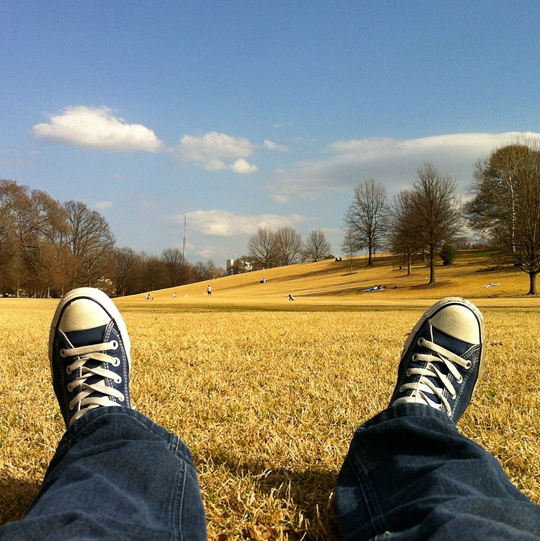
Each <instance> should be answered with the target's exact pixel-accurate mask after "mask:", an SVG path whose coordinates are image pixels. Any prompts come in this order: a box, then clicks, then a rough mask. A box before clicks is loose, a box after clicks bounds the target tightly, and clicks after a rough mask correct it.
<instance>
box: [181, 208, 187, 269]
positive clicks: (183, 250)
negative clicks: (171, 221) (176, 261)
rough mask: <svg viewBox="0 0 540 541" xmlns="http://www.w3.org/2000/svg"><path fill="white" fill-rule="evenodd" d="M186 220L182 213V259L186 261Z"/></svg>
mask: <svg viewBox="0 0 540 541" xmlns="http://www.w3.org/2000/svg"><path fill="white" fill-rule="evenodd" d="M186 222H187V216H186V215H185V214H184V240H183V242H182V260H183V261H184V263H185V262H186Z"/></svg>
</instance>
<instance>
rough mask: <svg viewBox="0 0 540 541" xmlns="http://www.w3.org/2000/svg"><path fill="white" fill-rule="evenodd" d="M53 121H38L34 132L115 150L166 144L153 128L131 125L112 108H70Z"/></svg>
mask: <svg viewBox="0 0 540 541" xmlns="http://www.w3.org/2000/svg"><path fill="white" fill-rule="evenodd" d="M49 120H50V121H49V123H48V124H47V123H43V124H36V125H35V126H34V128H33V129H32V135H34V137H38V138H41V139H45V140H48V141H51V142H53V143H61V144H65V145H71V146H76V147H87V148H95V149H101V150H111V151H118V152H119V151H133V150H145V151H147V152H158V151H160V150H163V148H164V143H163V141H161V140H160V139H158V137H157V136H156V134H155V133H154V132H153V131H152V130H150V129H149V128H147V127H145V126H143V125H141V124H128V123H127V122H126V121H125V120H124V119H122V118H117V117H115V116H114V115H113V113H112V111H111V109H109V108H108V107H86V106H77V107H66V108H65V109H64V112H63V113H62V114H61V115H51V116H50V118H49Z"/></svg>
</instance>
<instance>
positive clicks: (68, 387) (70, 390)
mask: <svg viewBox="0 0 540 541" xmlns="http://www.w3.org/2000/svg"><path fill="white" fill-rule="evenodd" d="M67 390H68V391H69V392H70V393H72V392H73V386H72V385H71V383H68V384H67Z"/></svg>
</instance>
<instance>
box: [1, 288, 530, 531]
mask: <svg viewBox="0 0 540 541" xmlns="http://www.w3.org/2000/svg"><path fill="white" fill-rule="evenodd" d="M381 347H384V346H381ZM482 347H483V320H482V315H481V314H480V312H479V311H478V309H477V308H476V307H475V306H474V305H472V304H471V303H469V302H468V301H465V300H464V299H458V298H448V299H443V300H442V301H439V302H437V303H436V304H434V305H433V306H432V307H431V308H430V309H429V310H428V311H427V312H426V313H425V314H424V315H423V316H422V318H420V321H419V322H418V323H417V324H416V325H415V327H414V328H413V330H412V332H411V333H410V335H409V337H408V338H407V341H406V342H405V347H404V349H403V353H402V357H401V362H400V363H399V368H398V377H397V383H396V386H395V389H394V392H393V395H392V398H391V399H390V403H389V406H388V407H387V408H386V409H385V410H384V411H382V412H380V413H379V414H377V415H376V416H375V417H373V418H372V419H371V420H369V421H367V422H366V423H364V424H363V425H362V426H361V427H360V428H359V429H358V430H357V431H356V433H355V435H354V437H353V440H352V443H351V445H350V448H349V452H348V454H347V457H346V459H345V462H344V464H343V466H342V468H341V471H340V473H339V476H338V478H337V484H336V509H337V515H338V520H339V526H340V531H341V537H342V539H343V541H353V540H375V539H380V540H382V539H389V540H396V541H398V540H399V541H413V540H414V541H416V540H419V541H447V540H454V539H463V540H466V541H475V540H476V541H490V540H492V539H494V540H503V539H504V540H516V541H518V540H519V541H522V540H525V541H527V540H531V541H534V540H536V541H540V506H537V505H535V504H533V503H531V502H530V501H529V500H528V499H527V498H526V497H525V496H524V495H523V494H522V493H521V492H520V491H519V490H518V489H517V488H516V487H515V486H514V485H513V484H512V483H511V482H510V480H509V479H508V477H507V476H506V474H505V473H504V471H503V469H502V467H501V465H500V464H499V462H498V461H497V460H496V459H495V457H493V456H492V455H491V454H489V453H488V452H487V451H485V450H484V449H483V448H482V447H480V446H479V445H478V444H476V443H474V442H473V441H472V440H470V439H468V438H467V437H465V436H464V435H463V434H461V433H460V432H459V431H458V429H457V428H456V425H455V423H456V422H457V421H458V420H459V418H460V417H461V415H462V414H463V412H464V411H465V409H466V408H467V406H468V404H469V402H470V400H471V396H472V394H473V391H474V388H475V386H476V382H477V378H478V372H479V369H480V363H481V358H482ZM378 353H379V352H378V351H373V352H372V355H373V357H376V356H377V355H378ZM49 359H50V367H51V370H52V378H53V386H54V390H55V393H56V397H57V399H58V403H59V406H60V410H61V412H62V416H63V418H64V421H65V424H66V433H65V434H64V437H63V438H62V440H61V442H60V444H59V446H58V449H57V451H56V454H55V456H54V457H53V459H52V461H51V463H50V465H49V468H48V470H47V473H46V474H45V479H44V481H43V485H42V486H41V489H40V491H39V493H38V495H37V496H36V498H35V499H34V501H33V502H32V504H31V506H30V509H29V511H28V513H27V514H26V516H25V517H24V519H22V520H20V521H18V522H12V523H9V524H6V525H5V526H4V527H3V528H2V529H0V541H4V540H10V541H15V540H21V541H38V540H45V539H55V540H56V539H58V540H62V541H68V540H81V539H86V540H90V539H125V540H133V541H148V540H155V539H185V540H189V541H199V540H201V541H204V540H206V539H207V534H206V520H205V514H204V507H203V504H202V499H201V493H200V489H199V484H198V481H197V475H196V471H195V467H194V465H193V460H192V457H191V453H190V451H189V449H188V448H187V447H186V445H185V444H184V443H183V442H182V441H181V440H180V439H179V438H178V437H177V436H175V435H173V434H171V433H170V432H168V431H167V430H166V429H165V428H163V427H162V426H159V425H157V424H155V423H154V422H152V421H151V420H150V419H149V418H148V417H146V416H144V415H143V414H141V413H139V412H138V411H136V410H134V409H132V405H131V399H130V388H129V372H130V368H131V360H130V339H129V336H128V333H127V329H126V325H125V323H124V321H123V319H122V317H121V315H120V313H119V312H118V309H117V308H116V306H115V305H114V303H113V302H112V301H111V300H110V299H109V298H108V297H107V296H106V295H105V294H104V293H103V292H101V291H98V290H95V289H91V288H80V289H76V290H74V291H71V292H70V293H68V294H67V295H65V296H64V297H63V298H62V300H61V301H60V303H59V305H58V307H57V309H56V312H55V314H54V317H53V320H52V324H51V332H50V341H49ZM374 370H376V368H374ZM365 392H366V393H369V392H370V390H369V389H365ZM356 399H357V400H359V401H360V400H363V399H366V400H369V397H367V398H366V397H363V396H358V397H356Z"/></svg>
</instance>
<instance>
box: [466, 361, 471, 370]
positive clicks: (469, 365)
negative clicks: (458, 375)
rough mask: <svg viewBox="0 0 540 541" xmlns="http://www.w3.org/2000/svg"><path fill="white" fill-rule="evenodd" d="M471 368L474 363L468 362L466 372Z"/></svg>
mask: <svg viewBox="0 0 540 541" xmlns="http://www.w3.org/2000/svg"><path fill="white" fill-rule="evenodd" d="M471 366H472V362H471V361H467V364H466V365H465V370H470V368H471Z"/></svg>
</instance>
